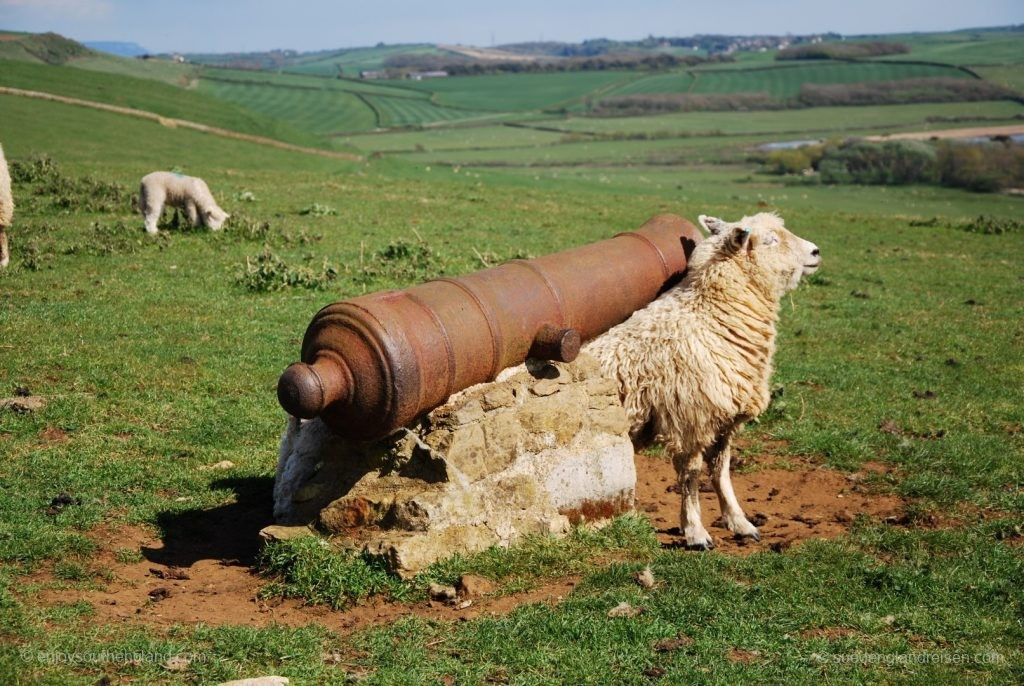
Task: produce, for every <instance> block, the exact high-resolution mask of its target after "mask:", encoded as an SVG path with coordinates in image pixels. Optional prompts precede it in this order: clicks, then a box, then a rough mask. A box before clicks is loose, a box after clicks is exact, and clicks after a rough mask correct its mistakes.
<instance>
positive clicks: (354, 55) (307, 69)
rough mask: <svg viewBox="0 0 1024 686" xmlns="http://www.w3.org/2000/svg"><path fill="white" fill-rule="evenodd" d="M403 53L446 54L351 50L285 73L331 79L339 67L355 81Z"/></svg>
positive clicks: (414, 47)
mask: <svg viewBox="0 0 1024 686" xmlns="http://www.w3.org/2000/svg"><path fill="white" fill-rule="evenodd" d="M406 53H427V54H435V55H443V54H449V53H448V52H447V51H446V50H440V49H438V48H437V47H435V46H433V45H429V44H425V43H424V44H410V45H385V46H379V47H372V48H370V47H367V48H352V49H349V50H339V51H331V52H328V53H327V54H325V55H322V56H320V55H312V56H310V59H307V60H303V61H302V62H299V63H296V64H293V65H290V66H289V67H288V71H290V72H294V73H297V74H313V75H314V76H331V77H334V76H337V75H338V69H339V67H340V68H341V71H342V73H343V74H344V75H345V76H350V77H353V76H354V77H357V76H359V73H360V72H361V71H364V70H368V71H373V70H377V69H383V68H384V66H385V65H384V61H385V60H387V59H388V58H389V57H394V56H397V55H403V54H406Z"/></svg>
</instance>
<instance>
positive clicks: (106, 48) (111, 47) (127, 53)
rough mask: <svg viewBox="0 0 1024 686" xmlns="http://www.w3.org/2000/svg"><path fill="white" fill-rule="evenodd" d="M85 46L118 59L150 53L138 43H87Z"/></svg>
mask: <svg viewBox="0 0 1024 686" xmlns="http://www.w3.org/2000/svg"><path fill="white" fill-rule="evenodd" d="M83 45H85V47H87V48H91V49H92V50H96V51H97V52H105V53H107V54H108V55H117V56H118V57H138V56H139V55H145V54H147V53H148V52H149V51H148V50H146V49H145V48H144V47H142V46H141V45H139V44H138V43H123V42H118V41H86V42H85V43H84V44H83Z"/></svg>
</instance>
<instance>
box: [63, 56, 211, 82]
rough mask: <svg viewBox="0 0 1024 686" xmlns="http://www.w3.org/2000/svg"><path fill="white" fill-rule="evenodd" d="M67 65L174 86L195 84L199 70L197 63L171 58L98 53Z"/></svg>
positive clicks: (78, 58) (77, 58)
mask: <svg viewBox="0 0 1024 686" xmlns="http://www.w3.org/2000/svg"><path fill="white" fill-rule="evenodd" d="M67 66H69V67H75V68H77V69H88V70H90V71H101V72H106V73H108V74H120V75H122V76H134V77H136V78H140V79H155V80H157V81H163V82H165V83H169V84H171V85H172V86H179V87H184V88H188V87H191V86H192V85H194V81H195V79H196V78H197V76H198V73H199V70H198V68H197V67H196V66H195V65H191V64H179V63H177V62H171V61H169V60H159V59H149V60H141V59H135V58H127V57H115V56H113V55H105V54H102V53H96V54H94V55H89V56H88V57H76V58H75V59H73V60H71V61H69V62H68V64H67Z"/></svg>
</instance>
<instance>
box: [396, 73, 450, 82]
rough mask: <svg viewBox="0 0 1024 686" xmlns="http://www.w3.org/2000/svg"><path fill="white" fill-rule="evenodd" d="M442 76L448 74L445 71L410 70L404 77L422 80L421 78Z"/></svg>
mask: <svg viewBox="0 0 1024 686" xmlns="http://www.w3.org/2000/svg"><path fill="white" fill-rule="evenodd" d="M444 76H448V72H446V71H411V72H409V73H408V74H406V75H405V78H407V79H412V80H413V81H422V80H423V79H439V78H442V77H444Z"/></svg>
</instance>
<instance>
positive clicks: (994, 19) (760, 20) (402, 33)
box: [0, 0, 1024, 52]
mask: <svg viewBox="0 0 1024 686" xmlns="http://www.w3.org/2000/svg"><path fill="white" fill-rule="evenodd" d="M1020 23H1024V1H1022V0H971V1H969V2H949V1H943V0H854V1H852V2H851V1H850V0H838V1H836V0H776V1H774V2H773V1H772V0H717V1H715V0H710V1H709V0H703V1H693V0H633V1H632V2H627V1H622V0H619V1H617V2H612V1H609V0H505V1H504V2H494V1H493V0H453V1H451V2H445V1H444V0H434V1H433V2H430V1H429V0H418V1H410V0H359V1H358V2H346V1H335V2H332V1H330V0H293V1H291V2H281V1H271V0H248V1H247V0H161V1H158V0H0V28H3V29H9V30H17V31H33V32H38V31H56V32H57V33H61V34H64V35H66V36H69V37H71V38H75V39H77V40H114V41H131V42H136V43H139V44H140V45H142V46H143V47H145V48H147V49H148V50H151V51H154V52H157V51H160V52H162V51H181V52H228V51H247V50H267V49H271V48H293V49H297V50H317V49H326V48H338V47H352V46H361V45H373V44H375V43H377V42H381V41H383V42H385V43H412V42H432V43H464V44H472V45H481V46H486V45H490V44H491V42H492V39H493V41H494V42H496V43H499V44H500V43H510V42H517V41H528V40H539V39H542V38H543V39H544V40H563V41H578V40H582V39H584V38H598V37H606V38H618V39H633V38H642V37H644V36H646V35H648V34H654V35H681V36H685V35H691V34H694V33H731V34H754V33H773V34H785V33H814V32H820V31H836V32H838V33H845V34H857V33H894V32H902V31H942V30H949V29H957V28H969V27H981V26H997V25H1006V24H1020Z"/></svg>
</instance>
